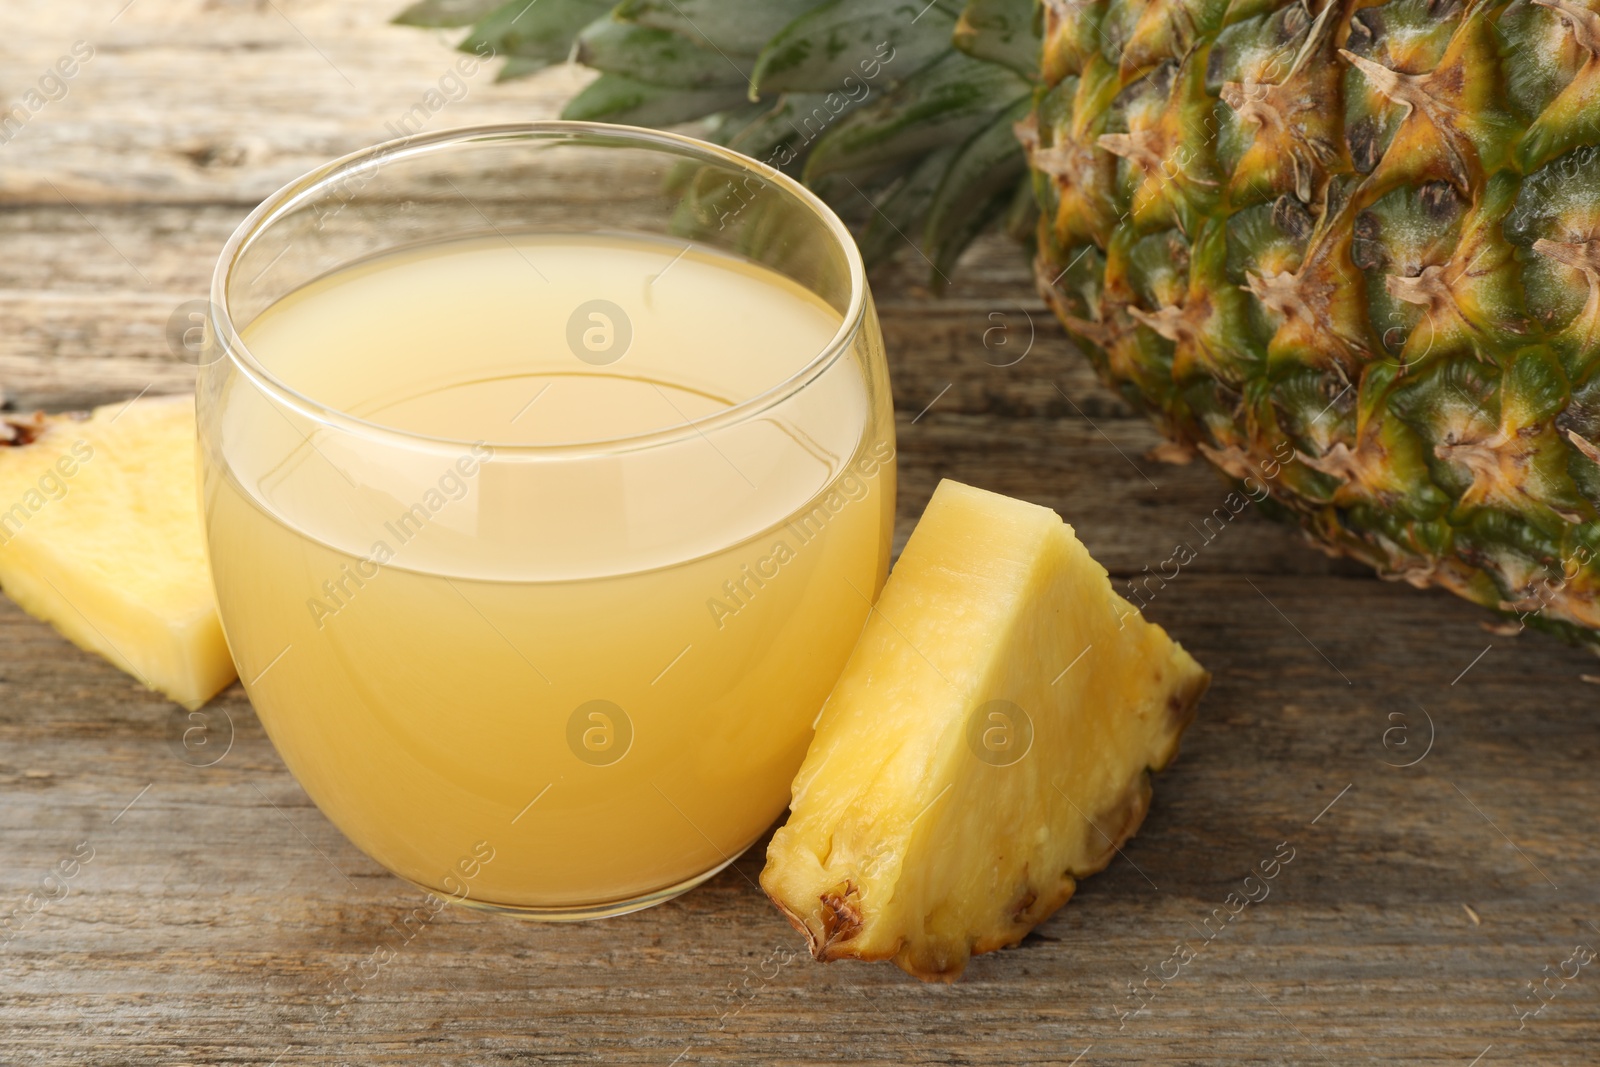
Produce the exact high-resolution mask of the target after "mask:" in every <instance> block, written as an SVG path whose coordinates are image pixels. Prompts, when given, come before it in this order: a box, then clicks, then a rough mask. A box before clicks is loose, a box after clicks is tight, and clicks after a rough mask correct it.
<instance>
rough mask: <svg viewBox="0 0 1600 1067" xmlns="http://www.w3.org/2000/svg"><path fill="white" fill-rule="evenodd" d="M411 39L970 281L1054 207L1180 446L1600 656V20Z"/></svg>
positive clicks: (974, 16)
mask: <svg viewBox="0 0 1600 1067" xmlns="http://www.w3.org/2000/svg"><path fill="white" fill-rule="evenodd" d="M401 21H405V22H410V23H413V24H419V25H466V24H469V23H476V25H475V27H474V29H473V31H472V33H471V34H470V35H469V37H468V38H467V40H466V41H465V42H463V45H462V47H464V48H468V49H477V48H481V47H482V45H484V44H486V43H487V44H488V45H490V46H491V47H494V48H495V49H496V50H497V51H498V52H500V53H501V54H503V55H506V56H507V57H508V63H507V67H506V70H505V73H506V74H507V75H516V74H521V73H526V72H529V71H531V70H534V69H537V68H539V67H541V66H544V65H546V64H548V63H551V62H559V61H561V60H563V59H565V58H567V57H569V56H573V57H575V58H577V59H578V60H579V61H581V62H583V63H585V64H587V65H589V66H593V67H596V68H598V69H599V70H601V71H602V72H603V73H602V75H601V77H600V78H599V79H598V80H596V81H595V82H594V83H592V84H591V85H590V87H589V88H587V89H586V90H585V91H584V92H583V93H582V94H580V95H579V96H578V97H576V98H575V99H574V100H573V101H572V104H571V105H570V106H569V108H568V111H567V114H568V116H569V117H578V118H596V119H607V120H610V121H619V122H634V123H639V124H645V125H666V124H673V123H679V122H685V121H689V120H692V119H697V118H704V117H710V120H711V127H710V136H711V137H712V138H713V139H715V140H718V141H721V142H722V143H724V144H727V145H729V146H730V147H733V148H735V149H738V150H740V151H743V152H745V153H747V154H749V155H752V156H755V157H757V158H760V159H764V160H767V161H769V162H772V163H773V164H774V165H776V166H781V167H783V168H784V169H785V170H788V171H790V172H792V173H795V174H797V175H798V176H801V177H803V178H804V179H805V180H806V181H807V182H808V183H809V184H811V185H812V186H813V187H814V188H816V189H818V191H819V192H820V193H821V194H822V195H823V196H824V197H826V198H827V199H829V200H830V202H832V203H833V204H834V205H835V206H836V207H838V208H840V209H841V211H842V212H843V213H844V214H845V215H846V217H847V218H852V219H853V220H855V221H856V222H857V223H858V224H859V232H860V233H861V237H862V245H863V249H864V251H865V252H866V254H867V255H868V257H869V259H872V258H878V257H881V256H883V255H886V254H888V253H891V252H893V251H894V250H895V249H896V247H897V246H899V245H900V244H901V243H903V242H902V238H904V237H906V236H907V235H909V236H910V237H912V238H915V239H916V240H917V241H918V242H919V243H920V244H921V246H922V250H923V254H924V255H925V256H926V258H927V259H928V260H929V262H930V264H931V266H932V268H933V271H934V274H935V277H936V278H937V279H943V278H944V277H945V275H946V274H947V272H948V271H949V270H950V269H951V268H952V266H953V264H954V261H955V259H956V257H957V256H958V255H959V254H960V251H961V249H962V248H963V247H965V245H966V243H967V242H969V241H970V240H971V239H972V237H973V236H975V235H976V234H977V233H978V232H979V231H980V230H981V229H983V228H984V227H985V226H987V225H989V224H990V223H991V222H992V221H994V220H995V219H997V218H1004V219H1005V220H1006V221H1007V222H1008V224H1009V225H1011V226H1012V227H1013V228H1016V229H1021V228H1024V227H1026V226H1029V225H1031V220H1032V218H1033V217H1034V215H1035V213H1036V214H1037V218H1038V223H1037V239H1036V245H1037V257H1036V273H1037V277H1038V283H1039V287H1040V290H1041V292H1042V293H1043V295H1044V297H1045V299H1046V300H1047V301H1048V302H1049V304H1050V305H1051V307H1052V308H1053V309H1054V310H1055V311H1056V313H1057V315H1058V316H1059V317H1060V319H1061V321H1062V322H1063V323H1064V324H1065V325H1066V327H1067V329H1068V330H1069V331H1070V332H1071V333H1072V334H1073V335H1074V336H1075V337H1076V338H1077V339H1078V340H1079V341H1080V342H1082V345H1083V347H1084V349H1085V350H1086V352H1087V353H1088V354H1089V356H1090V358H1091V359H1092V360H1093V361H1094V363H1095V365H1096V367H1097V368H1098V370H1099V372H1100V374H1101V375H1102V377H1103V378H1104V379H1105V380H1106V381H1107V382H1108V383H1110V384H1111V385H1112V386H1113V387H1114V388H1116V389H1118V390H1119V391H1120V392H1121V393H1122V395H1124V396H1125V397H1126V398H1127V399H1128V400H1129V401H1130V402H1131V403H1133V404H1135V405H1136V406H1137V407H1139V408H1141V409H1143V410H1146V411H1148V412H1149V413H1150V414H1151V415H1152V416H1153V417H1154V418H1155V419H1156V420H1157V421H1158V422H1159V423H1160V425H1161V427H1162V428H1163V430H1164V431H1165V432H1166V434H1167V435H1168V436H1169V437H1171V438H1172V439H1173V440H1174V441H1175V442H1177V443H1178V445H1179V446H1180V449H1181V451H1187V452H1191V453H1192V452H1193V451H1198V452H1200V453H1202V454H1204V455H1205V456H1206V458H1208V459H1209V460H1211V461H1212V462H1213V463H1215V464H1216V465H1217V466H1218V467H1220V468H1221V469H1222V470H1223V471H1224V472H1226V473H1227V474H1228V475H1230V476H1231V477H1233V478H1235V479H1238V480H1241V481H1245V480H1247V479H1248V482H1247V488H1250V490H1251V492H1252V494H1253V495H1257V496H1261V495H1263V494H1270V499H1271V500H1272V501H1274V502H1275V505H1276V507H1277V510H1279V511H1282V512H1284V513H1286V514H1290V515H1292V516H1294V517H1295V518H1297V519H1298V521H1299V522H1300V524H1301V525H1302V527H1303V528H1304V529H1305V530H1306V531H1307V532H1308V533H1309V534H1310V535H1311V536H1312V537H1313V538H1314V539H1315V540H1316V541H1317V542H1318V543H1319V544H1321V545H1322V546H1323V547H1324V548H1326V549H1327V550H1328V551H1330V552H1334V553H1341V554H1347V555H1352V556H1356V557H1358V558H1361V559H1364V560H1366V561H1368V562H1369V563H1371V564H1373V565H1374V566H1375V567H1377V568H1378V569H1379V571H1380V572H1381V573H1382V574H1384V575H1385V576H1388V577H1393V578H1403V579H1405V580H1407V581H1409V582H1411V583H1413V584H1415V585H1419V586H1423V585H1430V584H1435V585H1441V586H1443V587H1445V588H1448V589H1451V590H1454V591H1455V592H1457V593H1459V594H1461V595H1463V596H1466V597H1468V598H1470V599H1472V600H1475V601H1477V602H1479V603H1482V604H1485V605H1488V606H1490V607H1492V608H1495V609H1498V610H1500V611H1503V612H1509V613H1515V614H1517V615H1519V616H1521V617H1523V618H1524V619H1525V620H1527V621H1528V622H1530V623H1533V624H1536V625H1542V626H1545V627H1548V628H1553V629H1557V630H1560V631H1563V632H1565V633H1567V634H1569V635H1571V636H1576V637H1581V638H1585V639H1588V640H1591V641H1600V512H1597V505H1600V375H1597V374H1596V366H1597V364H1600V0H1509V2H1507V0H1501V2H1493V3H1486V2H1477V3H1463V2H1461V0H1387V2H1375V0H1337V2H1324V3H1318V2H1316V0H1293V2H1284V0H1044V2H1043V3H1042V4H1040V5H1039V6H1038V7H1037V8H1036V7H1035V5H1034V3H1033V0H971V2H970V3H968V4H967V6H966V7H965V9H964V10H957V9H956V8H955V7H954V6H950V5H949V4H948V3H947V0H932V2H931V3H926V4H925V3H924V2H897V0H827V2H823V3H817V2H816V0H623V2H622V3H621V4H619V5H617V6H615V7H614V8H613V7H612V6H611V5H610V3H609V2H608V0H540V2H539V3H537V4H528V3H527V2H526V0H511V2H510V3H506V4H503V5H502V4H497V3H493V2H484V0H423V2H422V3H419V4H417V5H414V6H413V7H412V8H410V9H408V10H407V11H406V12H405V13H404V14H403V15H402V16H401ZM869 71H871V76H870V77H868V72H869ZM1019 142H1020V145H1021V150H1019V148H1018V143H1019ZM1030 189H1031V193H1030ZM1035 205H1037V209H1036V208H1035ZM1174 451H1179V450H1174Z"/></svg>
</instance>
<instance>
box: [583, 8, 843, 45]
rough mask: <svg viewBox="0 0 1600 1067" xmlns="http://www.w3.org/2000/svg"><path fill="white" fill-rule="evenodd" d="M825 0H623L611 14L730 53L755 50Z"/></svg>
mask: <svg viewBox="0 0 1600 1067" xmlns="http://www.w3.org/2000/svg"><path fill="white" fill-rule="evenodd" d="M820 2H821V0H622V3H620V4H618V5H617V8H616V10H615V11H614V12H613V13H612V17H613V18H615V19H618V20H620V21H623V22H633V23H637V24H638V25H640V26H648V27H650V28H651V29H655V30H669V31H671V32H673V33H677V34H681V35H683V36H684V37H688V38H690V39H691V40H695V41H699V42H701V43H703V44H705V45H706V46H707V47H711V48H719V49H721V50H722V51H724V52H727V53H728V54H729V55H736V56H753V55H757V54H759V53H760V51H761V50H762V49H763V48H765V47H766V46H767V42H768V41H770V40H771V39H772V37H773V35H775V34H776V33H777V32H778V31H779V30H781V29H783V28H784V27H785V26H787V25H789V23H791V22H793V21H794V20H795V19H797V18H799V17H800V16H801V15H804V14H805V13H806V12H807V11H810V10H811V9H812V8H814V7H816V6H817V5H818V3H820Z"/></svg>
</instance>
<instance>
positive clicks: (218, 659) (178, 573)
mask: <svg viewBox="0 0 1600 1067" xmlns="http://www.w3.org/2000/svg"><path fill="white" fill-rule="evenodd" d="M28 439H29V440H28V443H26V444H18V445H17V446H16V447H0V588H3V589H4V591H5V593H6V595H8V596H9V597H11V599H12V600H14V601H16V603H17V604H18V606H20V607H21V608H22V609H23V610H24V611H26V612H28V613H29V614H30V615H33V616H34V617H36V618H39V619H43V620H44V621H46V622H48V623H50V624H51V625H52V626H54V627H55V628H56V630H58V631H59V632H60V633H61V634H62V636H64V637H66V638H67V639H68V640H69V641H71V642H72V643H73V644H75V645H77V646H78V647H79V648H82V649H84V650H85V651H88V652H93V653H95V654H97V655H100V656H103V657H104V658H106V659H107V660H110V661H111V663H113V664H114V665H115V666H117V667H118V668H119V669H121V670H123V671H126V672H127V673H128V674H131V675H133V676H134V677H135V678H137V679H138V680H139V681H141V682H143V683H144V684H145V685H146V686H148V687H150V688H151V689H155V690H158V691H160V692H162V693H164V694H166V695H167V696H169V697H170V698H172V699H173V700H174V701H176V702H178V703H179V704H182V705H183V706H184V707H187V708H190V709H195V708H198V707H200V706H201V705H203V704H204V703H205V702H206V701H207V700H209V699H211V697H213V696H215V695H216V694H217V692H219V691H220V690H221V689H223V688H224V687H225V686H227V685H228V684H229V683H231V682H232V681H233V680H234V678H235V677H237V673H236V671H235V669H234V665H233V659H232V657H231V656H230V655H229V653H228V646H227V643H226V641H225V640H224V638H223V636H222V626H221V623H220V621H219V620H218V618H217V609H216V602H215V597H214V595H213V592H212V588H211V569H210V566H209V564H208V563H207V559H206V549H205V543H204V539H203V534H202V531H201V524H200V512H199V491H198V488H197V485H198V482H197V475H196V469H195V441H196V433H195V417H194V398H193V397H191V396H176V397H150V398H144V399H138V400H135V401H133V402H132V403H126V402H124V403H118V404H110V405H107V406H105V407H102V408H98V409H96V410H95V411H94V412H92V413H91V414H89V415H88V416H81V415H78V416H73V415H67V416H50V417H43V418H36V419H34V420H31V421H30V426H29V433H28Z"/></svg>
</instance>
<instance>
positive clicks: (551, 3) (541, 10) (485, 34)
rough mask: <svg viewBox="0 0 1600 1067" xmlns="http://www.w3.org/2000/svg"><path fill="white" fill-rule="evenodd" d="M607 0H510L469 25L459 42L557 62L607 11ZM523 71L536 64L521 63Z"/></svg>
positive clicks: (479, 50)
mask: <svg viewBox="0 0 1600 1067" xmlns="http://www.w3.org/2000/svg"><path fill="white" fill-rule="evenodd" d="M609 6H610V4H609V2H608V0H535V2H533V3H529V2H528V0H511V2H510V3H509V4H503V5H501V6H500V7H497V8H496V9H495V10H494V12H493V13H491V14H490V15H489V16H488V17H487V18H485V19H484V20H483V21H482V22H479V23H478V24H477V25H476V26H474V27H473V28H472V32H471V33H469V34H467V37H466V39H465V40H463V41H462V42H461V45H460V49H461V51H463V52H476V53H478V54H479V55H484V54H487V53H488V51H489V50H490V49H492V50H493V54H494V55H499V56H507V57H511V58H515V59H524V60H534V61H538V62H539V66H548V65H549V64H551V63H560V62H562V61H564V60H565V59H566V58H567V56H569V55H571V54H572V45H573V41H574V40H575V39H576V38H577V36H578V32H579V31H580V30H582V29H583V28H584V27H585V26H587V25H589V23H591V22H593V21H594V20H595V19H597V18H600V17H601V16H602V15H604V14H605V13H606V9H607V8H608V7H609ZM523 66H524V69H523V71H522V73H524V74H528V73H532V71H534V70H538V69H539V66H527V65H526V64H524V65H523Z"/></svg>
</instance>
